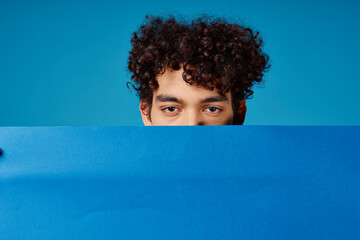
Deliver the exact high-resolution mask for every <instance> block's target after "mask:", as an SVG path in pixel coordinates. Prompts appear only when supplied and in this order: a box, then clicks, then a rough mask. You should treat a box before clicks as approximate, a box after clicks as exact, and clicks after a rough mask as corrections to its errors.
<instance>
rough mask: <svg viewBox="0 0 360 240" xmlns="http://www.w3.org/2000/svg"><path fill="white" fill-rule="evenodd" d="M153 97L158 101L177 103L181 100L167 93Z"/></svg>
mask: <svg viewBox="0 0 360 240" xmlns="http://www.w3.org/2000/svg"><path fill="white" fill-rule="evenodd" d="M155 99H156V101H159V102H177V103H182V101H181V100H179V99H177V98H176V97H172V96H168V95H163V94H160V95H157V96H156V98H155Z"/></svg>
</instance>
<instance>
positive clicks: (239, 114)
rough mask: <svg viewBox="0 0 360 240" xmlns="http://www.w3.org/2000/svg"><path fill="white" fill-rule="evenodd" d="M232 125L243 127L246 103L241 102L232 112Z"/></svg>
mask: <svg viewBox="0 0 360 240" xmlns="http://www.w3.org/2000/svg"><path fill="white" fill-rule="evenodd" d="M234 114H235V117H234V125H243V124H244V121H245V115H246V101H245V100H241V101H240V104H239V106H238V107H237V109H235V111H234Z"/></svg>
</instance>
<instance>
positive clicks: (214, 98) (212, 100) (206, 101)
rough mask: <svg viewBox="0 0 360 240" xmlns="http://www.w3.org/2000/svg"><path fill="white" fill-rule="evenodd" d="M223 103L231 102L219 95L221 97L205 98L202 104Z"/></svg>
mask: <svg viewBox="0 0 360 240" xmlns="http://www.w3.org/2000/svg"><path fill="white" fill-rule="evenodd" d="M223 101H226V102H228V101H229V99H228V98H227V96H224V95H219V96H214V97H208V98H204V99H203V100H201V103H209V102H223Z"/></svg>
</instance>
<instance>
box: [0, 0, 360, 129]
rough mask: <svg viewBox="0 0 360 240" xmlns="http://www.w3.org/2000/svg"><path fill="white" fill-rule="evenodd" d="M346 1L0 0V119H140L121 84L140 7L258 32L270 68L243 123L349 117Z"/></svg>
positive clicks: (352, 14)
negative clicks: (235, 23)
mask: <svg viewBox="0 0 360 240" xmlns="http://www.w3.org/2000/svg"><path fill="white" fill-rule="evenodd" d="M359 9H360V4H359V3H358V2H355V1H349V0H344V1H315V2H310V1H297V2H293V1H291V2H288V1H279V0H277V1H264V0H263V1H252V2H250V1H240V0H237V1H227V0H224V1H205V0H200V1H189V0H184V1H163V0H157V1H142V0H140V1H129V2H126V3H123V2H121V1H110V0H105V1H76V0H75V1H51V2H47V1H16V0H15V1H13V0H12V1H7V0H1V1H0V126H19V125H22V126H29V125H30V126H31V125H142V123H141V119H140V114H139V112H138V99H137V97H136V96H135V94H134V92H133V93H130V92H129V90H128V89H127V88H126V85H125V83H126V81H128V80H129V79H130V74H129V73H128V71H127V68H126V65H127V57H128V52H129V50H130V38H131V34H132V32H133V31H135V30H136V29H137V28H138V26H139V25H140V24H141V23H142V21H143V19H144V16H145V15H146V14H152V15H157V14H164V13H174V14H183V15H185V16H186V17H193V16H198V15H199V14H203V13H207V14H213V15H215V16H225V17H229V18H232V19H235V20H236V19H240V20H241V21H243V22H244V23H246V24H247V25H250V26H252V27H254V28H255V29H256V30H258V31H260V32H261V33H262V36H263V38H264V40H265V47H264V49H265V51H266V52H267V53H268V54H269V55H270V58H271V63H272V68H271V70H270V72H268V74H267V75H266V78H265V84H264V86H263V87H262V88H256V89H255V94H254V98H253V99H251V100H249V101H248V114H247V118H246V121H245V124H248V125H253V124H255V125H257V124H269V125H359V124H360V113H359V105H360V98H359V97H358V89H359V88H360V81H359V80H360V79H359V76H358V74H357V69H358V68H357V65H358V63H359V55H360V46H359V44H358V43H359V42H360V30H359V28H358V26H359V24H360V17H359V15H358V14H357V13H358V12H359Z"/></svg>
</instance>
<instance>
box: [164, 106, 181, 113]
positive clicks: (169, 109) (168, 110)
mask: <svg viewBox="0 0 360 240" xmlns="http://www.w3.org/2000/svg"><path fill="white" fill-rule="evenodd" d="M161 110H162V111H163V112H165V113H176V112H178V111H180V109H179V108H177V107H165V108H162V109H161Z"/></svg>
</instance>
